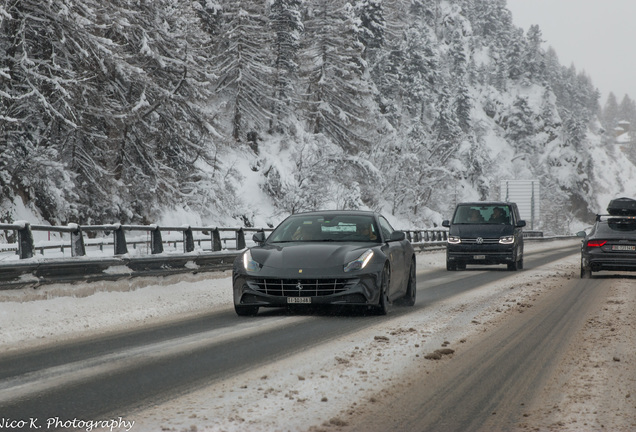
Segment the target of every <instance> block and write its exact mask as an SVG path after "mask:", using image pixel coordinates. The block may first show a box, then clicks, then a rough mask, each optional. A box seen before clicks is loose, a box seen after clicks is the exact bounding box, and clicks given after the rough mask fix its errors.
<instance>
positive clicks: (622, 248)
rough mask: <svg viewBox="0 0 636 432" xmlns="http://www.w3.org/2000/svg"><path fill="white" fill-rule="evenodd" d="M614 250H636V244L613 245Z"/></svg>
mask: <svg viewBox="0 0 636 432" xmlns="http://www.w3.org/2000/svg"><path fill="white" fill-rule="evenodd" d="M612 250H615V251H636V246H626V245H613V246H612Z"/></svg>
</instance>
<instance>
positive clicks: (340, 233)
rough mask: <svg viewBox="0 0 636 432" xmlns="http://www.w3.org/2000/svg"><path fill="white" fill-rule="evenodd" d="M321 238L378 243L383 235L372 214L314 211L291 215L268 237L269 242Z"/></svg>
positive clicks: (315, 239)
mask: <svg viewBox="0 0 636 432" xmlns="http://www.w3.org/2000/svg"><path fill="white" fill-rule="evenodd" d="M320 241H336V242H338V241H342V242H372V243H378V242H379V241H380V239H379V235H378V229H377V227H376V225H375V222H374V221H373V217H372V216H370V215H369V216H367V215H320V216H317V215H315V214H314V215H311V214H308V215H297V216H291V217H289V218H288V219H286V220H284V221H283V222H282V223H281V224H280V225H279V226H278V227H277V228H276V229H275V230H274V231H273V232H272V234H271V235H270V236H269V238H268V239H267V242H268V243H281V242H320Z"/></svg>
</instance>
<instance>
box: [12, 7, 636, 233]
mask: <svg viewBox="0 0 636 432" xmlns="http://www.w3.org/2000/svg"><path fill="white" fill-rule="evenodd" d="M0 27H1V28H2V31H1V32H0V94H2V97H1V98H0V136H2V137H3V138H4V139H3V140H0V155H1V157H0V190H1V195H0V221H2V222H12V221H15V220H25V219H26V220H29V221H31V222H34V223H35V222H38V223H43V222H48V223H52V224H66V223H69V222H75V223H80V224H94V223H97V224H99V223H113V222H122V223H158V224H175V223H177V224H183V223H190V224H192V225H200V224H206V225H229V226H236V225H251V226H265V225H276V224H277V223H278V222H280V220H282V218H283V217H285V216H286V215H288V214H290V213H293V212H298V211H304V210H312V209H320V208H364V209H374V210H380V211H381V212H383V213H384V214H385V215H387V217H388V218H389V219H390V220H391V221H392V222H393V223H394V224H395V225H396V226H398V227H412V228H416V227H417V228H430V227H433V226H436V225H439V224H440V222H441V220H442V219H444V218H447V217H448V216H449V215H450V212H451V211H452V208H453V207H454V205H455V203H456V202H458V201H463V200H482V199H499V184H500V182H501V181H502V180H531V179H532V180H538V181H539V182H540V185H541V206H540V207H541V214H540V217H539V220H538V224H537V226H536V228H538V229H541V230H543V231H545V232H547V233H549V234H550V233H556V234H566V233H570V232H573V231H576V230H577V229H579V228H580V227H583V226H587V225H589V223H590V221H591V219H592V218H593V215H594V213H596V212H600V211H603V210H604V209H605V206H606V205H607V202H608V201H609V200H610V199H611V198H614V197H617V196H632V191H633V190H635V189H636V188H635V186H636V175H635V174H636V171H635V170H636V168H635V167H634V165H633V163H632V162H630V161H629V159H628V158H627V157H626V156H625V153H624V149H621V148H620V147H618V146H617V145H616V144H614V141H613V136H611V135H612V134H611V133H610V132H608V131H612V130H613V126H614V123H616V122H618V121H620V120H621V115H623V114H625V112H626V111H627V109H623V113H622V114H621V112H620V110H618V109H612V110H610V109H609V108H610V107H608V108H607V109H605V110H603V109H601V107H600V101H599V93H598V91H597V90H596V89H595V87H594V85H593V82H592V78H593V77H592V78H590V77H588V76H586V75H585V74H583V73H579V72H578V71H577V70H576V69H575V68H574V67H573V66H571V67H569V68H568V67H564V66H562V65H561V64H560V63H559V60H558V57H557V53H555V52H554V51H553V50H551V49H549V50H545V49H544V48H543V42H544V41H543V40H542V37H541V30H540V29H539V28H538V27H536V26H532V27H530V29H529V30H528V31H527V32H524V31H523V30H522V29H520V28H517V27H515V26H514V25H513V24H512V18H511V14H510V11H508V9H507V8H506V2H505V0H494V1H488V2H483V1H479V0H446V1H444V0H442V1H439V0H435V1H433V0H418V1H412V0H384V1H382V0H315V1H310V2H303V1H300V0H272V1H269V2H253V1H248V0H216V1H208V0H196V1H193V2H189V3H187V4H183V3H182V2H175V1H174V0H157V1H155V2H149V3H148V2H146V3H143V4H139V3H136V2H133V3H127V2H124V3H119V2H114V3H113V2H108V3H106V4H104V3H103V2H99V1H97V0H81V1H80V0H68V1H65V2H63V4H61V3H59V2H48V3H46V4H41V2H39V1H38V0H24V1H21V2H14V3H12V4H7V5H0ZM42 35H46V37H44V38H43V37H42ZM628 102H630V103H631V101H628ZM631 104H632V105H633V103H631ZM614 105H616V104H615V102H614ZM628 105H629V104H628ZM612 106H613V105H612ZM629 106H631V105H629ZM614 108H618V107H614ZM610 111H611V112H612V113H613V114H611V115H610ZM0 235H3V234H2V233H0ZM4 235H6V234H4Z"/></svg>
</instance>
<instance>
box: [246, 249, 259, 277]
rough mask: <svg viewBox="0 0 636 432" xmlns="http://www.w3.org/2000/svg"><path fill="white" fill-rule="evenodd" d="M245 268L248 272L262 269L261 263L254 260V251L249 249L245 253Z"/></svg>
mask: <svg viewBox="0 0 636 432" xmlns="http://www.w3.org/2000/svg"><path fill="white" fill-rule="evenodd" d="M243 268H244V269H245V270H247V271H248V272H255V271H259V270H260V269H261V265H260V264H259V263H257V262H256V261H254V259H253V258H252V252H250V250H249V249H248V250H246V251H245V253H244V254H243Z"/></svg>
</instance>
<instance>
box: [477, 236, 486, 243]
mask: <svg viewBox="0 0 636 432" xmlns="http://www.w3.org/2000/svg"><path fill="white" fill-rule="evenodd" d="M475 242H477V244H482V243H483V242H484V239H483V238H481V237H477V239H476V240H475Z"/></svg>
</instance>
